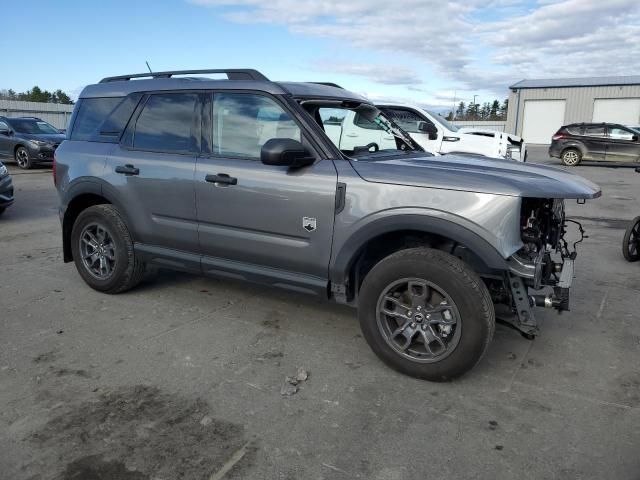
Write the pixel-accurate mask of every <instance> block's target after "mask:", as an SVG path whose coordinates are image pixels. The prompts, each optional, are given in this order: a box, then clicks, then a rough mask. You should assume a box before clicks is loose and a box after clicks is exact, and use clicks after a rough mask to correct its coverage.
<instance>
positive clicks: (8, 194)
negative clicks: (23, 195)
mask: <svg viewBox="0 0 640 480" xmlns="http://www.w3.org/2000/svg"><path fill="white" fill-rule="evenodd" d="M12 203H13V183H12V182H11V175H9V171H8V170H7V167H5V166H4V165H3V164H2V162H0V215H2V214H3V213H4V211H5V210H6V209H7V207H8V206H9V205H11V204H12Z"/></svg>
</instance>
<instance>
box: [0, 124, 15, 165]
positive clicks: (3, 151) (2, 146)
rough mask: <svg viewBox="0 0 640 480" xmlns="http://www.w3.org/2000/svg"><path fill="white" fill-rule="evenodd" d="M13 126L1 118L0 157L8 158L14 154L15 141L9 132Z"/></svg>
mask: <svg viewBox="0 0 640 480" xmlns="http://www.w3.org/2000/svg"><path fill="white" fill-rule="evenodd" d="M10 131H11V127H10V126H9V124H8V123H7V122H5V121H3V120H0V158H7V157H10V156H13V148H12V146H13V142H12V141H11V137H10V135H9V132H10Z"/></svg>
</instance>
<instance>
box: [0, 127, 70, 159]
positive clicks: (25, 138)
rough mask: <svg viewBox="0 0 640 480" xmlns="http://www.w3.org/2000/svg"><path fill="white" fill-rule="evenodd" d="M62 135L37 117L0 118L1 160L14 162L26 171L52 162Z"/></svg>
mask: <svg viewBox="0 0 640 480" xmlns="http://www.w3.org/2000/svg"><path fill="white" fill-rule="evenodd" d="M64 139H65V135H64V134H63V133H61V132H60V130H58V129H57V128H55V127H54V126H53V125H50V124H48V123H47V122H45V121H44V120H41V119H40V118H38V117H16V118H9V117H0V159H2V160H6V159H10V160H14V161H15V162H16V163H17V164H18V166H19V167H20V168H23V169H25V170H27V169H29V168H31V167H33V166H34V165H36V164H37V163H51V162H53V152H54V151H55V150H56V148H58V145H60V143H61V142H62V141H63V140H64Z"/></svg>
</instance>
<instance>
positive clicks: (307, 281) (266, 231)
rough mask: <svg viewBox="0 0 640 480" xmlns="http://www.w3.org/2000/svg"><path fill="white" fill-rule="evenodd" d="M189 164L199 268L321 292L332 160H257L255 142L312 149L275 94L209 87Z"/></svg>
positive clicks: (332, 185)
mask: <svg viewBox="0 0 640 480" xmlns="http://www.w3.org/2000/svg"><path fill="white" fill-rule="evenodd" d="M208 112H209V113H208V114H205V115H204V117H205V120H204V122H203V143H204V145H205V148H204V149H203V150H204V151H206V152H207V153H206V154H203V155H202V156H200V157H199V158H198V160H197V166H196V183H195V189H196V204H197V215H198V224H199V225H198V233H199V239H200V248H201V252H202V254H203V259H202V268H203V270H204V271H205V273H210V274H215V275H228V276H231V277H237V278H243V279H248V280H254V281H258V282H262V283H269V284H274V285H279V286H284V287H289V288H293V289H297V290H301V291H302V290H304V291H307V292H313V293H317V294H324V295H326V286H327V277H328V273H327V270H328V264H329V258H330V255H331V240H332V235H333V219H334V210H335V194H336V182H337V173H336V169H335V167H334V165H333V161H331V160H327V159H324V160H322V159H318V160H317V161H316V163H315V164H313V165H311V166H308V167H304V168H299V169H291V168H287V167H279V166H269V165H264V164H262V163H261V161H260V150H261V147H262V145H263V144H264V143H265V142H266V141H267V140H269V139H271V138H291V139H295V140H298V141H301V142H302V143H303V144H305V146H307V147H308V148H309V149H310V150H312V147H311V145H310V144H309V142H308V141H307V139H306V138H305V135H304V134H303V133H302V130H301V128H300V126H299V125H298V124H297V123H296V122H295V120H294V119H293V115H290V114H289V113H288V111H287V109H286V108H285V107H284V106H283V105H281V104H280V103H279V102H278V101H277V100H276V99H275V98H272V97H269V96H266V95H263V94H259V93H255V94H254V93H224V92H221V93H217V92H216V93H215V94H214V95H213V96H212V101H211V102H210V107H209V109H208Z"/></svg>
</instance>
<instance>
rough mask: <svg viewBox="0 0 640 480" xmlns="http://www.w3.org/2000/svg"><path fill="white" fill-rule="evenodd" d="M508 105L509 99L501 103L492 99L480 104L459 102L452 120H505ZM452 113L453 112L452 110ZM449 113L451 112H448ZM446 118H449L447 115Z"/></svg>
mask: <svg viewBox="0 0 640 480" xmlns="http://www.w3.org/2000/svg"><path fill="white" fill-rule="evenodd" d="M508 107H509V100H508V99H505V100H504V102H502V104H501V103H500V101H498V100H497V99H496V100H493V101H492V102H485V103H483V104H482V105H480V104H479V103H469V104H468V105H466V104H465V103H464V102H460V103H459V104H458V108H456V111H455V116H453V115H452V116H453V118H452V119H453V120H483V121H491V120H498V121H500V120H502V121H504V120H506V119H507V110H508ZM452 113H453V112H452ZM450 115H451V114H450ZM447 120H450V118H449V117H447Z"/></svg>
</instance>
